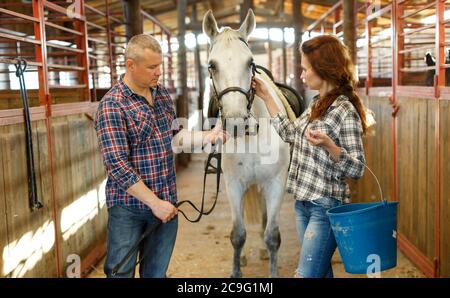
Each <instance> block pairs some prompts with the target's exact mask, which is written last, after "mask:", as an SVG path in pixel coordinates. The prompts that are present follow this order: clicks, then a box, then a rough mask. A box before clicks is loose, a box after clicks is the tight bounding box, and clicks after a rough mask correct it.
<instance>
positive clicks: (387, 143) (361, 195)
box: [349, 97, 393, 202]
mask: <svg viewBox="0 0 450 298" xmlns="http://www.w3.org/2000/svg"><path fill="white" fill-rule="evenodd" d="M364 101H365V105H366V106H367V107H368V108H370V109H371V110H372V111H373V112H374V113H375V119H376V121H377V124H376V125H375V128H374V132H373V134H374V135H367V136H365V137H364V152H365V155H366V163H367V165H368V166H369V168H370V169H371V170H372V171H373V172H374V174H375V175H376V176H377V177H378V180H379V181H380V185H381V188H382V190H383V196H384V198H386V199H388V200H391V199H392V187H393V183H392V181H393V164H392V154H393V153H392V141H391V140H392V130H391V123H392V117H391V114H390V113H391V108H390V106H389V103H388V99H387V98H384V97H370V98H368V99H365V100H364ZM349 184H350V189H351V191H352V197H353V198H354V202H375V201H379V200H380V199H379V190H378V186H377V184H376V181H375V179H374V178H373V176H372V175H371V174H370V172H369V171H368V170H366V171H365V174H364V176H363V177H362V178H361V179H359V180H358V181H356V182H353V181H349Z"/></svg>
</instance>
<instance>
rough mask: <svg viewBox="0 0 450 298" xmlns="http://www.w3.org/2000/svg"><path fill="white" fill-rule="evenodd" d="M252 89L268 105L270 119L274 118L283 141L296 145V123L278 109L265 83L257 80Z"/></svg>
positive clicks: (274, 125)
mask: <svg viewBox="0 0 450 298" xmlns="http://www.w3.org/2000/svg"><path fill="white" fill-rule="evenodd" d="M252 87H253V88H255V93H256V95H257V96H259V97H260V98H261V99H262V100H263V101H264V103H265V104H266V107H267V110H268V112H269V114H270V117H272V120H273V121H272V124H273V127H274V128H275V130H276V131H277V133H278V134H279V135H280V137H281V139H282V140H283V141H285V142H287V143H294V139H295V126H294V123H292V122H291V121H289V119H288V118H287V117H286V115H285V114H284V113H282V112H281V109H280V108H279V107H278V105H277V103H276V102H275V100H274V98H273V97H272V95H271V94H270V92H269V90H268V89H267V86H266V85H265V83H264V82H263V81H262V80H260V79H258V78H255V79H254V81H253V82H252Z"/></svg>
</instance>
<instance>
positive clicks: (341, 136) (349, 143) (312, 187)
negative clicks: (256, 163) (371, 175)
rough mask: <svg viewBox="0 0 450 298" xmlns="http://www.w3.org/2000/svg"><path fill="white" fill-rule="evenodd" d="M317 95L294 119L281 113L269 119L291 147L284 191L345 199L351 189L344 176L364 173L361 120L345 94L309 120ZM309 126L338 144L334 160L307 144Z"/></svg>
mask: <svg viewBox="0 0 450 298" xmlns="http://www.w3.org/2000/svg"><path fill="white" fill-rule="evenodd" d="M318 98H319V97H318V96H316V97H315V98H314V100H313V101H312V102H311V104H310V106H309V107H308V109H307V110H306V111H305V112H304V113H303V114H302V115H301V116H300V117H299V118H298V119H296V120H295V121H294V122H290V121H289V119H287V117H286V115H284V114H283V113H281V112H280V113H278V114H277V115H276V116H275V117H274V118H272V124H273V126H274V127H275V129H276V130H277V132H278V134H279V135H280V136H281V138H282V139H283V140H284V141H285V142H288V143H290V144H293V146H294V148H293V152H292V159H291V165H290V168H289V175H288V181H287V191H288V192H289V193H292V194H294V195H295V198H296V199H297V200H316V199H319V198H322V197H332V198H336V199H338V200H341V201H347V200H348V199H349V198H350V191H349V187H348V185H347V184H346V183H345V181H344V179H345V178H346V177H349V178H352V179H358V178H360V177H361V176H362V175H363V174H364V163H365V159H364V148H363V142H362V131H363V130H362V125H361V119H360V117H359V115H358V112H357V111H356V109H355V107H354V106H353V104H352V103H351V102H350V101H349V99H348V97H346V96H344V95H341V96H339V97H338V98H336V100H335V101H334V102H333V104H332V105H331V106H330V107H329V108H328V110H327V112H326V113H325V115H323V117H322V118H321V119H317V120H314V121H310V120H309V117H310V114H311V107H312V106H313V105H314V103H315V102H316V101H317V100H318ZM308 127H309V128H310V129H314V130H319V131H321V132H323V133H325V134H327V135H328V136H329V137H330V138H331V139H332V140H333V141H334V142H335V144H336V145H337V146H339V147H341V153H340V155H339V160H338V161H337V162H335V161H333V160H332V159H331V157H330V156H329V154H328V151H326V150H325V149H323V148H322V147H318V146H312V145H310V144H309V143H308V141H307V140H306V136H305V131H306V128H308Z"/></svg>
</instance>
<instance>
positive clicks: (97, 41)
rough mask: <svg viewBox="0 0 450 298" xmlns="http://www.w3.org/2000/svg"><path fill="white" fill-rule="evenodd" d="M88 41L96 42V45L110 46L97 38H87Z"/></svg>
mask: <svg viewBox="0 0 450 298" xmlns="http://www.w3.org/2000/svg"><path fill="white" fill-rule="evenodd" d="M87 40H88V41H92V42H96V43H100V44H106V45H107V44H108V42H107V41H104V40H101V39H97V38H92V37H88V38H87Z"/></svg>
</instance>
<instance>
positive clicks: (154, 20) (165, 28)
mask: <svg viewBox="0 0 450 298" xmlns="http://www.w3.org/2000/svg"><path fill="white" fill-rule="evenodd" d="M141 15H142V16H143V17H144V18H145V19H147V20H150V21H152V22H153V23H154V24H156V25H158V27H159V28H161V30H162V31H164V32H165V33H167V34H170V29H169V28H168V27H166V26H165V25H164V24H163V23H161V21H160V20H158V19H157V18H155V17H154V16H152V15H150V14H148V13H147V12H145V11H144V10H143V9H141Z"/></svg>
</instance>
